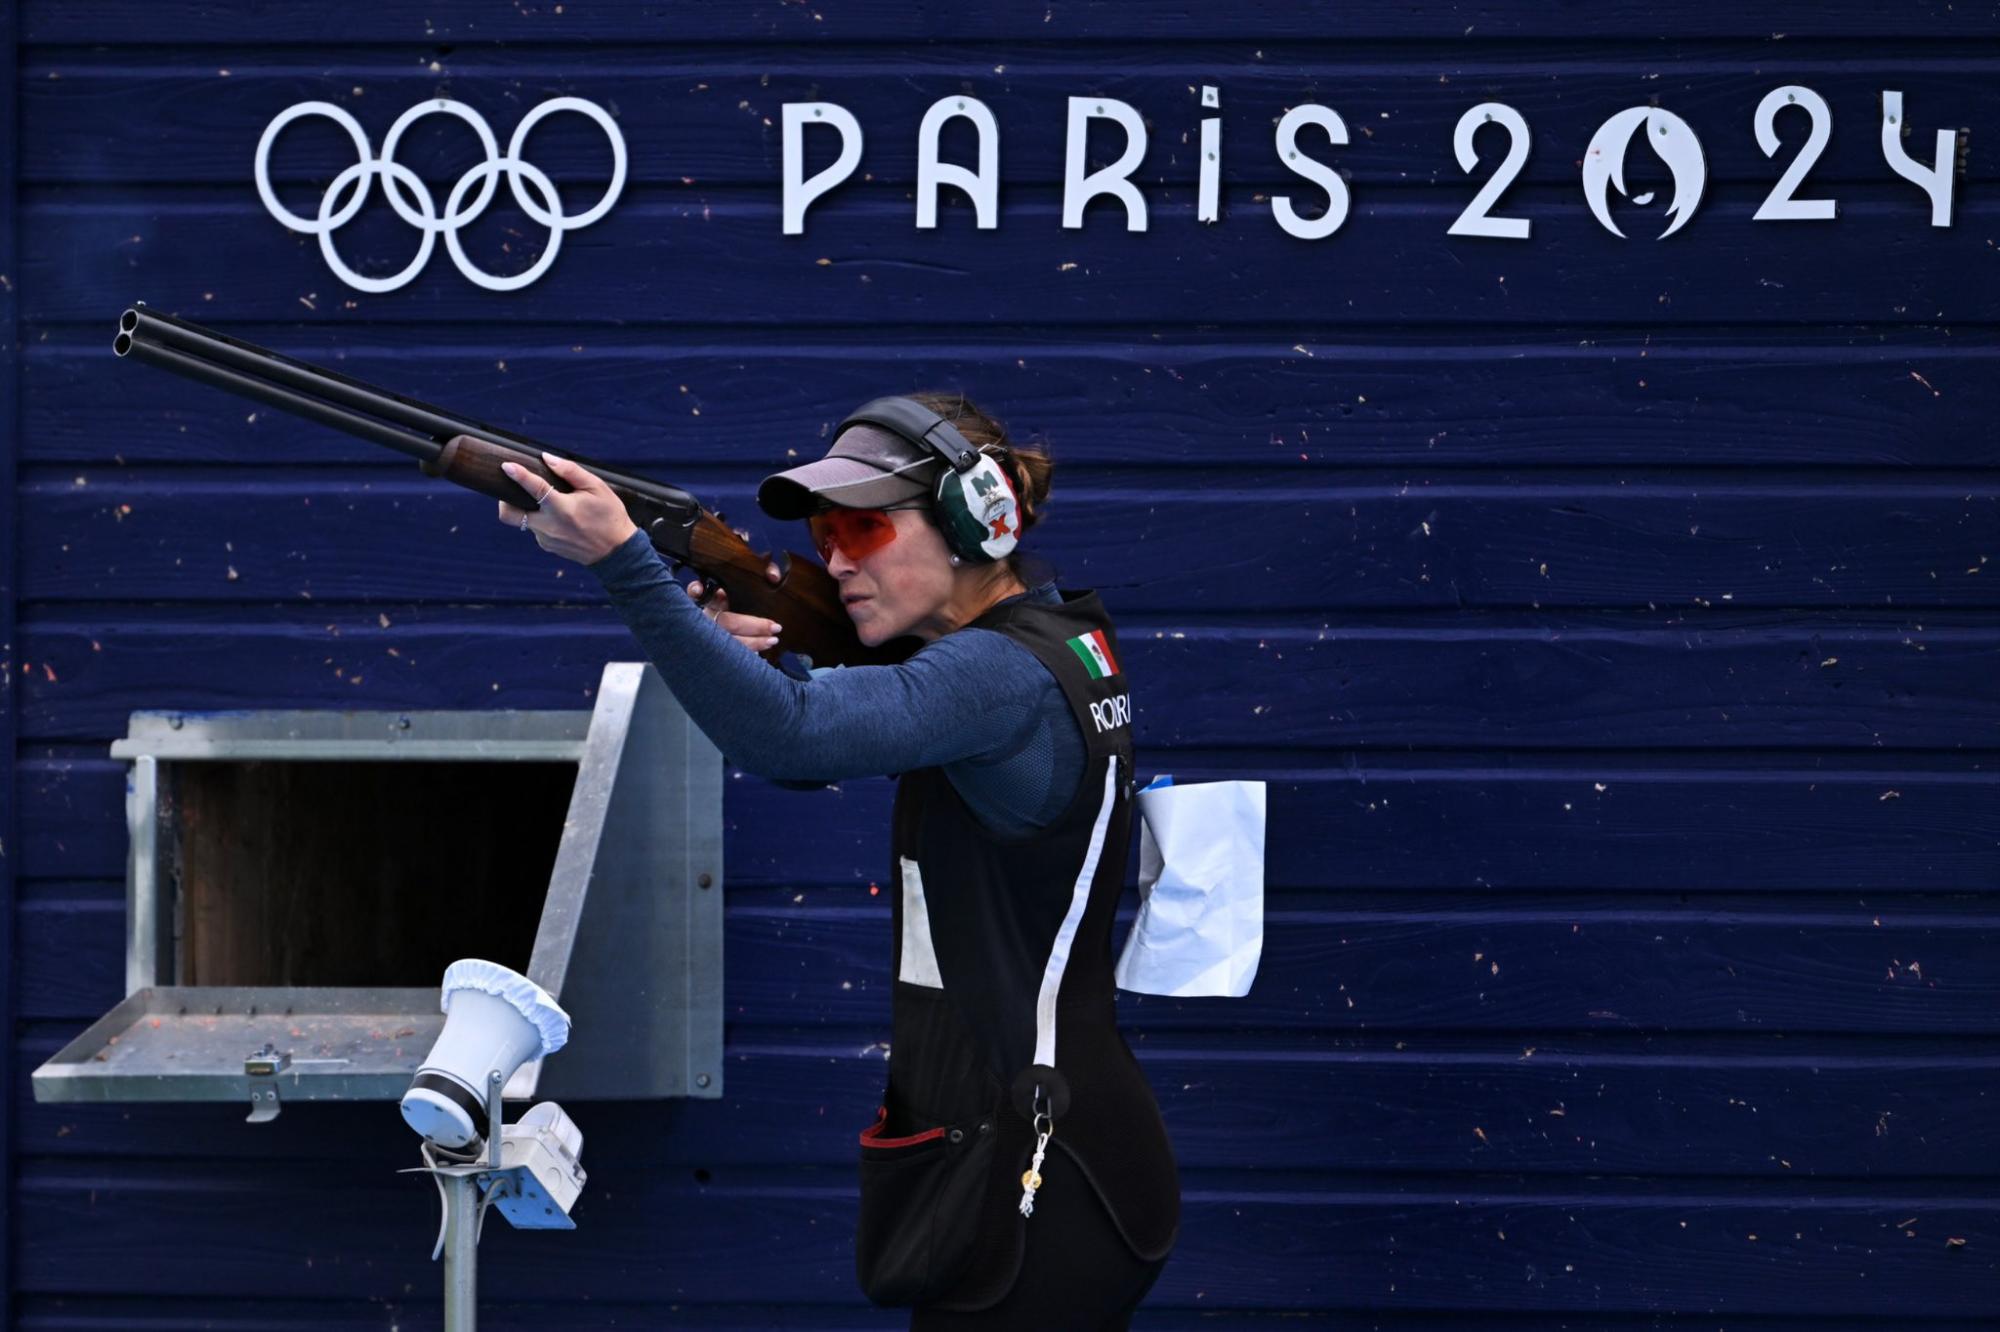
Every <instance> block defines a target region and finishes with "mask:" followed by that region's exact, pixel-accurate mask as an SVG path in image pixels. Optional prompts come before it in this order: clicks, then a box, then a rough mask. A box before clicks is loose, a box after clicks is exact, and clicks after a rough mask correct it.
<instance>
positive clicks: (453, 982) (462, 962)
mask: <svg viewBox="0 0 2000 1332" xmlns="http://www.w3.org/2000/svg"><path fill="white" fill-rule="evenodd" d="M443 989H444V993H443V994H442V995H440V996H439V998H438V1007H439V1008H440V1009H442V1010H443V1011H444V1012H445V1013H446V1014H449V1013H450V1012H451V996H452V992H453V991H454V990H483V991H484V992H486V993H487V994H490V995H493V996H495V997H497V998H500V999H504V1000H506V1001H507V1002H508V1003H510V1004H512V1005H513V1006H514V1007H515V1008H516V1009H518V1010H519V1011H520V1014H521V1016H522V1017H524V1018H526V1019H528V1021H530V1022H532V1023H534V1024H535V1029H536V1030H537V1031H539V1032H541V1034H542V1055H543V1056H544V1057H546V1056H548V1055H552V1054H554V1053H555V1052H556V1051H558V1050H560V1049H562V1048H563V1046H564V1045H566V1044H568V1042H569V1014H567V1013H565V1012H563V1009H562V1005H561V1004H558V1003H557V1002H556V1001H555V998H554V997H553V996H552V995H550V994H549V992H548V991H547V990H544V989H543V988H542V987H541V986H539V985H537V984H535V983H534V982H533V981H531V980H529V979H528V978H527V977H526V976H523V975H522V974H521V973H520V972H518V971H514V970H511V969H509V968H507V967H503V966H501V965H500V964H499V963H498V962H487V961H484V960H482V959H480V958H476V957H466V958H460V959H459V960H458V961H456V962H454V963H452V964H451V965H450V966H448V967H446V968H445V969H444V986H443Z"/></svg>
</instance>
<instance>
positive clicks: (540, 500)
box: [535, 481, 556, 509]
mask: <svg viewBox="0 0 2000 1332" xmlns="http://www.w3.org/2000/svg"><path fill="white" fill-rule="evenodd" d="M555 493H556V487H555V482H553V481H551V482H550V483H549V488H548V489H547V490H544V491H543V492H542V493H541V494H539V495H537V496H535V507H536V508H538V509H539V508H541V507H542V506H543V505H544V504H547V503H548V502H549V496H551V495H553V494H555Z"/></svg>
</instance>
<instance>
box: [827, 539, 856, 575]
mask: <svg viewBox="0 0 2000 1332" xmlns="http://www.w3.org/2000/svg"><path fill="white" fill-rule="evenodd" d="M855 567H856V566H855V563H854V561H853V560H852V559H850V558H849V557H848V554H847V552H846V551H844V550H842V549H841V548H840V547H839V546H838V545H837V544H836V545H835V546H834V547H833V548H832V549H830V550H828V551H827V553H826V571H827V572H828V573H830V574H832V575H833V576H834V577H835V578H845V577H846V576H847V575H848V574H851V573H853V572H854V570H855Z"/></svg>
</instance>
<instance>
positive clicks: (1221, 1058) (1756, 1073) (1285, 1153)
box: [15, 1019, 2000, 1185]
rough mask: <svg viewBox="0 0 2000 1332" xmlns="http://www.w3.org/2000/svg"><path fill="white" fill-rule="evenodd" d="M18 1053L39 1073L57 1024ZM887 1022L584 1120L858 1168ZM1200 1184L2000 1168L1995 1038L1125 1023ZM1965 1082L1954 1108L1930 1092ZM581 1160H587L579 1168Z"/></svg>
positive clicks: (345, 1151) (244, 1155) (615, 1105)
mask: <svg viewBox="0 0 2000 1332" xmlns="http://www.w3.org/2000/svg"><path fill="white" fill-rule="evenodd" d="M36 1026H37V1029H38V1030H41V1031H48V1032H50V1033H51V1034H49V1035H46V1036H39V1035H38V1036H35V1037H31V1038H29V1039H27V1040H25V1041H23V1042H22V1043H21V1044H20V1045H19V1046H18V1047H17V1053H18V1059H17V1062H18V1064H19V1065H20V1066H21V1067H22V1068H24V1069H33V1068H35V1067H36V1066H38V1065H39V1064H40V1063H41V1062H42V1061H43V1060H45V1059H47V1058H48V1057H49V1056H50V1055H52V1054H54V1053H55V1051H56V1050H57V1048H58V1044H57V1042H58V1040H59V1038H60V1035H61V1031H60V1030H59V1028H60V1024H55V1023H38V1024H36ZM886 1034H887V1024H886V1019H885V1020H884V1021H883V1022H882V1023H880V1024H879V1025H878V1027H877V1028H876V1029H875V1030H869V1029H861V1030H857V1031H855V1032H853V1033H851V1034H849V1035H848V1036H847V1038H846V1039H845V1041H842V1040H841V1039H840V1038H839V1037H837V1036H834V1035H832V1034H828V1035H824V1036H811V1035H805V1034H801V1035H791V1036H788V1035H783V1034H780V1033H777V1032H775V1031H767V1030H765V1029H760V1028H751V1027H747V1026H745V1025H744V1024H741V1023H736V1024H733V1025H732V1026H731V1028H730V1034H729V1039H728V1042H727V1047H726V1053H725V1055H724V1061H725V1062H724V1069H723V1095H722V1099H721V1100H720V1101H719V1102H707V1101H681V1100H667V1101H661V1102H599V1101H591V1102H582V1103H578V1104H573V1105H571V1106H570V1111H571V1113H572V1114H573V1115H574V1116H575V1118H576V1119H577V1121H578V1123H579V1124H581V1125H582V1126H583V1129H584V1132H585V1134H586V1141H587V1143H588V1145H589V1148H590V1153H591V1158H592V1159H601V1160H615V1161H617V1162H618V1163H619V1166H620V1168H621V1169H622V1168H631V1167H647V1168H653V1167H659V1168H665V1167H668V1166H672V1165H680V1166H685V1167H687V1168H690V1169H693V1168H703V1169H709V1170H714V1169H717V1168H720V1167H725V1166H773V1165H820V1166H827V1167H838V1166H842V1165H845V1164H847V1163H849V1162H851V1161H852V1160H853V1157H854V1152H855V1135H856V1133H857V1132H858V1131H859V1129H860V1128H861V1126H862V1125H863V1124H865V1123H868V1122H870V1121H872V1119H873V1116H874V1107H875V1104H876V1102H877V1101H878V1100H879V1097H880V1092H881V1089H882V1081H883V1077H884V1073H885V1069H886V1064H885V1062H884V1056H885V1051H884V1049H883V1047H882V1046H881V1045H880V1044H879V1043H878V1042H877V1040H876V1039H875V1038H876V1037H878V1036H886ZM1128 1036H1129V1039H1130V1040H1131V1041H1132V1043H1133V1045H1134V1047H1135V1049H1136V1051H1137V1053H1138V1056H1139V1060H1140V1065H1141V1067H1143V1068H1144V1069H1145V1071H1146V1073H1147V1076H1148V1078H1149V1080H1150V1081H1151V1083H1152V1086H1153V1090H1154V1094H1155V1095H1156V1096H1157V1098H1158V1100H1159V1103H1160V1109H1161V1114H1162V1115H1163V1116H1164V1117H1165V1119H1166V1123H1167V1129H1168V1132H1169V1134H1170V1135H1171V1137H1172V1139H1173V1144H1174V1152H1175V1155H1176V1157H1177V1159H1178V1160H1179V1161H1180V1162H1181V1164H1182V1166H1183V1167H1184V1168H1189V1169H1239V1168H1240V1169H1255V1168H1258V1167H1260V1166H1268V1165H1269V1164H1270V1162H1271V1161H1273V1160H1277V1159H1282V1160H1283V1161H1284V1162H1285V1163H1286V1169H1288V1170H1309V1171H1310V1170H1359V1171H1366V1170H1406V1171H1433V1172H1440V1173H1448V1172H1452V1171H1464V1170H1479V1171H1513V1172H1520V1173H1523V1174H1532V1175H1551V1176H1557V1175H1579V1174H1589V1175H1602V1174H1614V1175H1644V1176H1660V1177H1674V1178H1690V1179H1692V1178H1702V1177H1715V1176H1742V1177H1745V1178H1752V1179H1771V1180H1784V1179H1805V1178H1812V1179H1819V1180H1827V1181H1834V1180H1844V1179H1853V1178H1856V1177H1869V1178H1873V1179H1876V1180H1879V1181H1882V1182H1883V1183H1884V1184H1885V1185H1887V1184H1888V1181H1890V1180H1892V1179H1894V1178H1895V1177H1896V1176H1903V1175H1909V1176H1936V1177H1949V1178H1970V1177H1986V1178H1991V1177H1993V1176H1995V1175H2000V1154H1996V1152H1995V1148H1996V1146H2000V1126H1996V1125H1995V1122H1994V1118H1993V1116H1991V1115H1990V1114H1987V1113H1985V1111H1984V1110H1983V1109H1982V1108H1981V1107H1982V1106H1983V1105H1984V1104H1986V1103H1990V1102H1991V1101H1992V1100H1994V1099H1995V1098H1996V1097H2000V1047H1997V1046H1996V1045H1995V1044H1994V1043H1993V1042H1991V1041H1985V1040H1977V1041H1975V1040H1964V1039H1959V1038H1951V1039H1948V1040H1947V1039H1942V1038H1934V1037H1925V1036H1897V1037H1893V1038H1887V1039H1882V1040H1872V1039H1871V1040H1858V1039H1855V1038H1851V1037H1850V1038H1845V1039H1833V1038H1814V1037H1812V1036H1809V1035H1802V1034H1793V1035H1791V1036H1773V1035H1756V1036H1749V1035H1741V1034H1738V1035H1732V1036H1729V1037H1727V1038H1721V1037H1675V1036H1647V1037H1644V1038H1637V1037H1631V1036H1623V1035H1619V1034H1613V1033H1596V1034H1591V1035H1575V1036H1565V1035H1562V1034H1560V1033H1550V1034H1547V1035H1544V1034H1540V1033H1536V1034H1533V1035H1530V1036H1527V1037H1525V1038H1523V1039H1521V1040H1518V1041H1513V1042H1508V1041H1506V1040H1505V1038H1498V1037H1487V1038H1481V1037H1479V1036H1475V1035H1463V1034H1461V1035H1443V1034H1431V1033H1424V1034H1416V1033H1412V1034H1410V1035H1408V1036H1406V1037H1399V1038H1394V1039H1391V1038H1389V1037H1386V1036H1375V1035H1342V1036H1316V1037H1312V1038H1310V1039H1309V1040H1305V1041H1300V1040H1298V1039H1296V1038H1294V1039H1292V1040H1290V1041H1287V1040H1285V1039H1283V1038H1278V1037H1270V1036H1258V1035H1254V1034H1251V1033H1249V1032H1247V1031H1246V1032H1232V1033H1230V1035H1229V1036H1228V1038H1227V1040H1226V1041H1222V1042H1213V1041H1207V1040H1204V1041H1190V1040H1188V1039H1187V1038H1185V1037H1181V1038H1176V1037H1172V1036H1168V1035H1166V1034H1162V1033H1153V1032H1148V1031H1146V1030H1145V1029H1144V1028H1143V1027H1133V1028H1128ZM1946 1084H1949V1085H1951V1086H1952V1087H1954V1088H1955V1089H1956V1092H1955V1094H1954V1095H1952V1096H1949V1097H1947V1096H1940V1095H1938V1094H1936V1088H1938V1087H1939V1086H1942V1085H1946ZM17 1112H18V1118H17V1119H16V1121H15V1122H16V1123H17V1125H18V1126H19V1130H18V1133H19V1141H20V1150H21V1152H22V1153H23V1155H26V1156H30V1157H60V1158H65V1159H83V1158H92V1159H95V1160H98V1161H100V1162H102V1163H104V1164H105V1166H106V1168H109V1163H110V1162H113V1161H122V1160H130V1159H134V1158H146V1157H151V1156H154V1155H157V1153H158V1144H160V1143H162V1142H172V1143H174V1144H175V1152H174V1155H175V1157H176V1158H177V1159H181V1160H189V1161H195V1160H207V1161H215V1162H218V1163H224V1164H225V1168H226V1163H230V1162H243V1161H251V1160H255V1161H294V1162H299V1163H301V1164H303V1163H308V1162H310V1163H313V1164H314V1165H316V1166H325V1167H336V1166H337V1167H340V1168H343V1169H359V1168H365V1167H367V1166H368V1165H369V1164H370V1163H373V1162H377V1161H379V1160H380V1159H381V1157H382V1154H383V1149H384V1146H385V1140H384V1137H383V1135H384V1133H385V1132H386V1131H387V1130H386V1129H385V1125H386V1124H388V1123H389V1118H388V1117H389V1116H391V1115H392V1114H393V1112H392V1111H391V1110H390V1109H389V1107H388V1106H387V1105H385V1104H379V1103H378V1104H344V1103H334V1102H327V1103H323V1104H304V1103H294V1104H290V1105H288V1106H287V1107H286V1110H285V1113H283V1114H282V1115H280V1116H279V1118H278V1119H277V1120H275V1121H273V1122H272V1123H270V1124H267V1125H258V1126H255V1127H246V1126H245V1124H244V1123H243V1116H242V1115H241V1114H240V1113H238V1112H237V1107H235V1106H233V1105H224V1104H201V1105H174V1104H157V1103H126V1104H116V1105H102V1104H100V1105H91V1104H85V1103H59V1104H51V1105H38V1104H36V1103H35V1102H34V1101H33V1099H32V1098H31V1097H30V1095H29V1091H28V1086H27V1081H26V1079H25V1078H24V1079H22V1080H21V1082H20V1084H19V1089H18V1101H17ZM586 1164H588V1162H587V1163H586Z"/></svg>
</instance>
